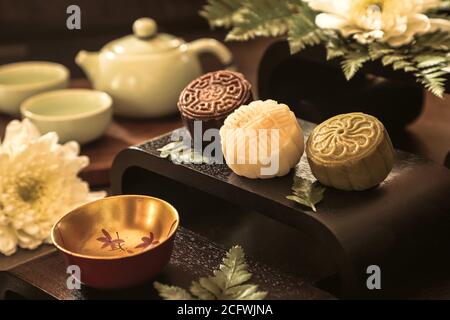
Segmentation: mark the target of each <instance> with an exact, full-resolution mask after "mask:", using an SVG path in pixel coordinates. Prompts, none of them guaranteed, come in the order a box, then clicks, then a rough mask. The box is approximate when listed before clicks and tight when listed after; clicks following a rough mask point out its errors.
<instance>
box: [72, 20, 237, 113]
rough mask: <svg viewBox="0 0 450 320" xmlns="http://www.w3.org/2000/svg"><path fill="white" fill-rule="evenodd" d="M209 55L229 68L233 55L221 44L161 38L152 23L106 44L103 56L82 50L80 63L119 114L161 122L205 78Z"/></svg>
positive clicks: (135, 27)
mask: <svg viewBox="0 0 450 320" xmlns="http://www.w3.org/2000/svg"><path fill="white" fill-rule="evenodd" d="M205 52H209V53H212V54H214V55H216V56H217V57H218V58H219V59H220V61H221V62H222V63H223V64H224V65H225V66H229V65H230V64H231V62H232V55H231V52H230V51H229V50H228V49H227V48H226V47H225V46H224V45H223V44H221V43H220V42H218V41H217V40H215V39H198V40H195V41H192V42H190V43H186V42H185V41H184V40H182V39H180V38H177V37H174V36H172V35H169V34H164V33H157V26H156V23H155V21H154V20H152V19H150V18H141V19H138V20H136V21H135V22H134V24H133V34H132V35H128V36H125V37H123V38H120V39H117V40H114V41H112V42H110V43H108V44H106V45H105V46H104V47H103V48H102V49H101V50H100V52H87V51H80V52H79V53H78V55H77V56H76V59H75V61H76V63H77V64H78V65H79V66H80V67H81V68H82V69H83V70H84V71H85V73H86V74H87V76H88V78H89V80H90V81H91V82H92V85H93V87H94V88H95V89H96V90H101V91H104V92H107V93H108V94H109V95H111V96H112V98H113V99H114V113H115V114H118V115H122V116H127V117H159V116H165V115H168V114H171V113H173V112H175V111H176V110H177V101H178V97H179V95H180V92H181V91H182V90H183V88H184V87H185V86H186V85H187V84H188V83H189V82H191V81H192V80H193V79H195V78H197V77H198V76H200V75H201V74H202V68H201V65H200V61H199V58H198V56H199V54H201V53H205Z"/></svg>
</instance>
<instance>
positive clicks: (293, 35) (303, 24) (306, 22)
mask: <svg viewBox="0 0 450 320" xmlns="http://www.w3.org/2000/svg"><path fill="white" fill-rule="evenodd" d="M297 9H298V10H297V11H298V12H297V13H296V14H294V15H293V16H292V18H291V21H290V29H289V35H288V41H289V47H290V50H291V54H294V53H296V52H299V51H301V50H303V49H304V48H306V47H307V46H314V45H317V44H319V43H321V42H322V40H323V38H324V34H323V31H322V29H320V28H318V27H317V26H316V23H315V18H316V12H314V11H313V10H311V9H310V8H309V6H308V5H306V4H305V3H304V2H300V3H299V4H298V7H297ZM336 54H337V52H335V55H334V56H337V55H336Z"/></svg>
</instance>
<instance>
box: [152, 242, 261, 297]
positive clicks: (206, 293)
mask: <svg viewBox="0 0 450 320" xmlns="http://www.w3.org/2000/svg"><path fill="white" fill-rule="evenodd" d="M247 268H248V266H247V263H246V262H245V254H244V250H242V248H241V247H240V246H234V247H232V248H231V249H230V250H229V251H228V252H227V254H226V256H225V257H224V258H223V261H222V264H221V265H220V266H219V269H218V270H215V271H214V272H213V276H209V277H203V278H200V279H198V280H197V281H193V282H192V285H191V287H190V292H191V294H192V295H194V296H195V297H197V298H198V299H200V300H262V299H264V298H265V297H266V296H267V292H265V291H258V286H257V285H254V284H247V281H249V280H250V279H251V277H252V274H251V273H250V272H249V271H248V270H247ZM154 287H155V288H156V289H157V290H158V292H159V294H160V296H161V297H163V298H164V299H166V300H168V299H170V300H174V299H184V300H187V299H189V298H190V299H193V297H192V296H191V295H190V294H189V293H188V292H187V291H186V290H184V289H181V288H178V287H171V286H166V285H162V284H160V283H158V282H155V283H154Z"/></svg>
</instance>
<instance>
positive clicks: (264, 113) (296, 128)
mask: <svg viewBox="0 0 450 320" xmlns="http://www.w3.org/2000/svg"><path fill="white" fill-rule="evenodd" d="M220 138H221V142H222V151H223V154H224V157H225V160H226V162H227V165H228V166H229V167H230V169H231V170H232V171H233V172H234V173H236V174H237V175H240V176H244V177H247V178H252V179H256V178H262V179H266V178H272V177H275V176H284V175H286V174H287V173H288V172H289V171H290V170H291V169H292V168H293V167H295V165H296V164H297V163H298V162H299V161H300V158H301V156H302V154H303V151H304V139H303V131H302V129H301V127H300V125H299V123H298V121H297V118H296V117H295V115H294V113H293V112H292V111H291V110H290V109H289V107H288V106H287V105H285V104H279V103H278V102H276V101H274V100H266V101H253V102H252V103H250V104H249V105H243V106H241V107H239V108H238V109H237V110H235V111H234V112H233V113H232V114H230V115H229V116H228V117H227V118H226V119H225V123H224V125H223V126H222V127H221V128H220Z"/></svg>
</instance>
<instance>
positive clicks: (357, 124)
mask: <svg viewBox="0 0 450 320" xmlns="http://www.w3.org/2000/svg"><path fill="white" fill-rule="evenodd" d="M306 154H307V156H308V162H309V165H310V167H311V171H312V173H313V175H314V176H315V177H316V178H317V180H319V181H320V182H321V183H322V184H324V185H326V186H330V187H334V188H336V189H341V190H366V189H369V188H372V187H374V186H376V185H378V184H379V183H380V182H382V181H383V180H384V179H385V178H386V177H387V175H388V174H389V172H390V171H391V169H392V166H393V162H394V149H393V147H392V143H391V140H390V138H389V135H388V133H387V131H386V129H385V128H384V126H383V124H382V123H381V122H380V121H379V120H378V119H377V118H375V117H373V116H370V115H367V114H364V113H360V112H354V113H347V114H341V115H337V116H335V117H332V118H330V119H328V120H326V121H325V122H322V123H321V124H319V125H318V126H317V127H316V128H315V129H314V130H313V132H312V133H311V135H310V136H309V138H308V141H307V142H306Z"/></svg>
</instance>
